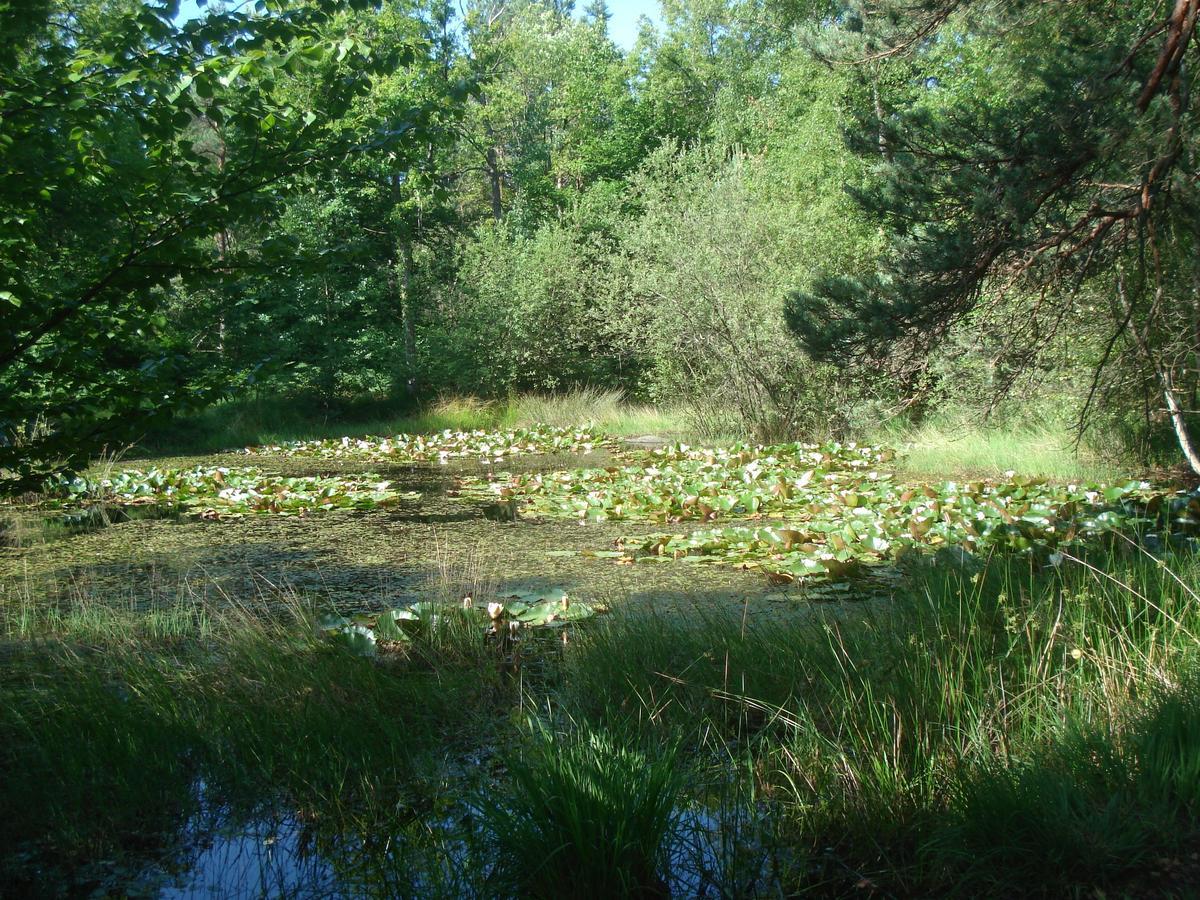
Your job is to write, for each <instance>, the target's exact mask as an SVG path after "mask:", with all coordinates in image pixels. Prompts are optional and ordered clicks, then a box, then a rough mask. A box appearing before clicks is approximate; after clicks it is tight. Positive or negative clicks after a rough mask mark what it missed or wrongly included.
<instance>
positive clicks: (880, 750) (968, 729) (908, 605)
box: [560, 558, 1200, 896]
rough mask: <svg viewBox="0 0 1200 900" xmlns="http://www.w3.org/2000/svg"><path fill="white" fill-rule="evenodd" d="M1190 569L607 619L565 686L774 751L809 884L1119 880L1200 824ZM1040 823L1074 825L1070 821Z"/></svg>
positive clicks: (771, 762) (1092, 569) (573, 704)
mask: <svg viewBox="0 0 1200 900" xmlns="http://www.w3.org/2000/svg"><path fill="white" fill-rule="evenodd" d="M1174 564H1175V565H1177V566H1179V567H1180V571H1179V572H1177V573H1173V572H1171V571H1169V570H1167V569H1165V568H1164V567H1163V565H1162V564H1161V563H1160V561H1158V560H1154V559H1148V558H1114V559H1109V560H1104V561H1103V564H1102V565H1099V564H1097V562H1088V561H1084V562H1079V563H1070V564H1068V565H1067V566H1065V567H1064V568H1061V569H1059V570H1055V571H1051V572H1043V571H1038V570H1035V569H1034V568H1032V567H1031V566H1030V565H1029V564H1028V563H1025V564H1023V565H1022V564H1020V563H1010V564H1006V563H1003V562H999V561H996V562H993V564H992V565H991V566H990V567H989V569H988V570H987V571H986V572H985V573H982V574H980V575H975V576H973V575H971V574H969V573H967V572H963V571H960V570H955V569H953V568H951V569H949V570H947V569H945V568H944V567H941V568H939V567H932V566H931V567H928V568H927V569H925V570H923V571H921V572H920V573H918V575H917V579H918V580H917V585H916V588H915V589H914V590H912V591H911V592H905V593H903V594H900V595H898V596H897V598H896V600H895V603H894V604H893V605H891V606H889V607H887V608H875V609H873V608H869V607H863V608H861V609H858V610H855V609H853V608H851V609H844V610H837V611H834V610H830V611H829V614H828V615H820V613H819V611H818V612H817V613H816V614H814V615H812V616H810V617H809V620H808V621H791V622H788V621H778V620H777V621H774V622H753V621H749V622H746V623H741V622H739V621H737V620H736V619H731V618H730V617H728V616H706V615H705V614H704V613H703V612H698V613H697V614H696V615H695V616H693V617H692V618H691V619H690V620H680V619H668V618H661V617H654V616H650V617H646V616H641V617H639V618H637V619H636V620H627V621H610V622H609V623H607V624H605V623H601V625H600V626H599V627H598V628H597V629H596V630H594V631H593V632H592V633H591V634H590V636H589V637H588V638H587V639H586V640H585V641H584V642H582V645H581V647H579V648H578V652H577V653H576V655H575V657H574V659H573V660H572V661H571V665H570V670H569V672H568V673H567V674H566V675H565V676H564V679H563V684H562V689H561V690H562V693H561V695H560V702H561V703H562V705H563V709H564V710H565V711H566V714H569V715H571V716H574V717H576V718H578V719H580V720H581V721H585V722H598V721H603V720H604V719H606V718H608V717H611V716H613V715H620V716H623V717H631V718H633V719H634V720H636V721H638V722H639V723H640V725H639V727H640V728H641V729H642V730H644V731H646V732H647V733H649V734H658V735H660V736H675V737H678V736H680V735H688V736H690V737H689V745H690V746H692V747H694V748H704V747H708V748H709V752H712V753H714V755H715V756H716V757H717V758H719V757H720V750H721V749H722V748H724V747H726V746H728V744H729V742H730V741H733V742H737V743H739V744H741V745H743V746H746V747H749V748H751V752H752V754H753V756H754V758H755V760H756V761H755V763H754V769H755V773H756V774H755V781H756V787H755V790H756V791H757V792H758V793H759V794H760V795H761V796H763V797H769V798H771V799H772V800H773V801H774V802H775V803H777V804H778V808H779V809H780V810H782V812H781V816H782V818H783V819H784V820H785V821H786V822H787V823H788V825H787V831H788V832H789V834H790V837H789V838H788V843H790V844H791V845H792V847H793V849H794V850H795V851H796V852H798V853H800V854H801V856H802V857H804V858H806V859H807V860H808V862H807V863H806V864H805V865H804V866H802V867H801V869H800V871H799V872H798V874H797V875H796V876H795V877H796V879H797V880H796V883H795V884H794V885H793V888H795V889H804V890H817V891H829V892H833V893H839V892H841V891H843V890H846V891H849V890H851V889H852V887H853V885H854V884H860V883H861V884H864V885H871V886H874V887H876V888H880V889H883V890H887V891H894V892H898V893H906V894H908V893H918V894H920V893H923V892H927V891H935V890H936V891H939V892H941V891H947V890H949V891H953V890H957V889H958V888H961V887H962V886H963V885H968V884H969V885H970V886H971V890H972V891H973V892H975V893H982V894H989V895H995V896H1005V895H1007V896H1011V895H1012V894H1013V893H1019V894H1046V893H1048V894H1052V895H1062V894H1063V893H1065V892H1070V891H1074V890H1091V889H1094V888H1095V889H1103V888H1105V887H1106V886H1112V885H1118V886H1119V885H1121V884H1123V883H1124V880H1127V879H1130V878H1135V877H1137V876H1138V874H1139V873H1140V872H1141V871H1142V869H1143V868H1144V866H1145V862H1146V860H1147V859H1150V858H1152V857H1153V858H1158V857H1161V856H1164V855H1171V854H1175V853H1179V852H1181V850H1182V848H1184V847H1186V846H1187V845H1188V842H1189V841H1193V840H1196V839H1197V838H1198V837H1200V805H1198V804H1197V803H1196V797H1197V794H1196V791H1197V790H1200V768H1197V764H1196V759H1197V752H1196V751H1195V749H1194V747H1193V746H1192V745H1191V744H1190V743H1188V742H1189V741H1190V735H1191V733H1192V729H1193V728H1194V727H1196V725H1197V724H1198V723H1200V708H1198V707H1197V705H1196V703H1195V699H1196V694H1195V692H1194V690H1193V689H1192V688H1191V687H1188V685H1190V684H1192V683H1194V682H1193V681H1192V680H1191V679H1192V673H1193V671H1194V670H1195V667H1196V663H1197V653H1196V651H1197V645H1196V635H1197V634H1198V633H1200V630H1198V629H1200V611H1198V609H1197V602H1196V600H1197V598H1196V595H1195V593H1194V592H1193V588H1192V585H1194V584H1196V576H1197V574H1198V573H1200V567H1198V566H1197V564H1196V563H1195V562H1194V561H1192V560H1175V561H1174ZM1142 748H1148V749H1142ZM1150 784H1161V785H1163V787H1160V788H1157V789H1154V790H1151V789H1149V788H1148V787H1147V785H1150ZM1113 796H1119V797H1120V798H1121V800H1120V802H1117V801H1112V802H1109V801H1110V798H1111V797H1113ZM1114 804H1115V806H1114ZM1064 815H1066V816H1067V818H1066V819H1062V817H1063V816H1064ZM1023 819H1028V820H1029V821H1030V822H1031V823H1035V822H1042V823H1043V825H1044V827H1045V828H1046V829H1051V828H1052V824H1053V823H1054V822H1055V821H1056V820H1061V834H1060V839H1059V840H1056V841H1053V842H1051V841H1049V840H1046V839H1042V838H1039V837H1038V836H1037V834H1036V830H1035V833H1033V834H1032V835H1031V834H1030V833H1023V832H1021V830H1020V829H1019V828H1018V827H1017V822H1018V820H1023ZM999 820H1003V821H1005V822H1008V823H1009V824H1010V825H1011V826H1012V827H1011V828H1010V829H1008V830H1005V829H999V830H998V829H997V828H996V827H995V826H996V823H997V821H999ZM1164 822H1171V823H1173V826H1172V827H1171V828H1168V829H1165V830H1164V829H1163V828H1162V827H1160V825H1161V823H1164ZM1142 823H1152V824H1151V825H1149V826H1147V825H1144V824H1142ZM1153 823H1160V824H1158V825H1156V824H1153Z"/></svg>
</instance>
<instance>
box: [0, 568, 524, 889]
mask: <svg viewBox="0 0 1200 900" xmlns="http://www.w3.org/2000/svg"><path fill="white" fill-rule="evenodd" d="M31 594H36V591H33V590H31ZM225 599H226V600H228V598H225ZM273 599H274V601H275V602H274V604H273V606H274V609H275V612H274V613H273V614H271V615H266V614H264V610H265V609H266V604H255V605H254V606H253V607H251V605H249V604H244V605H243V604H236V603H233V604H231V603H229V602H220V603H218V602H215V601H211V600H208V599H198V598H197V597H195V596H193V595H191V594H190V593H189V592H188V590H187V588H186V586H180V587H179V589H178V591H177V593H176V594H175V596H174V597H170V596H169V595H168V594H167V593H166V592H164V595H163V597H162V598H161V599H160V600H159V601H157V602H155V603H152V604H151V605H150V606H148V607H147V606H145V605H141V606H138V607H131V606H129V605H127V604H121V603H112V602H106V601H105V600H104V599H103V598H100V597H96V596H94V595H90V594H87V593H82V592H78V593H74V594H71V595H68V596H66V597H64V598H62V599H60V600H59V601H57V602H56V603H54V604H47V603H45V602H42V603H36V602H28V603H27V602H23V601H21V600H20V599H10V600H9V601H6V602H5V603H4V604H3V606H2V607H0V663H2V664H0V693H2V694H3V696H4V702H3V703H2V704H0V785H3V788H2V789H0V847H4V848H6V852H5V853H0V885H3V884H6V883H7V884H9V885H10V886H21V885H25V888H22V890H24V889H26V888H28V889H32V884H33V882H30V881H29V879H31V878H32V879H35V880H36V879H40V878H43V877H46V878H49V876H48V875H47V874H46V873H47V871H48V870H47V866H49V867H50V869H54V868H55V867H61V868H63V869H64V870H70V869H71V868H73V867H79V866H81V865H83V864H84V863H85V862H86V861H88V860H94V859H101V858H106V857H118V856H119V855H120V854H121V853H122V852H127V851H128V850H129V849H130V848H131V847H133V848H137V847H138V846H154V845H155V843H156V842H157V843H161V842H162V841H164V840H168V838H169V835H170V834H171V833H172V830H173V827H175V826H177V824H178V822H179V821H180V819H181V817H182V816H185V815H186V814H187V812H188V810H189V809H190V808H192V807H193V806H194V804H195V802H196V797H195V790H194V785H195V783H196V782H197V780H198V779H199V780H202V781H203V782H204V784H205V785H206V790H207V791H208V792H209V794H210V795H212V796H211V797H210V800H212V799H213V798H220V802H222V803H226V804H229V805H230V807H234V808H236V807H245V808H253V807H256V806H258V805H261V804H263V803H264V802H272V801H275V800H277V801H279V802H281V803H283V804H285V806H286V808H289V809H294V810H296V809H298V810H300V811H302V813H303V814H304V815H305V816H307V817H322V818H331V819H335V820H337V819H339V818H343V817H345V818H346V819H347V820H349V821H353V822H357V823H359V824H360V826H361V825H363V823H364V821H365V820H367V819H370V817H371V815H373V813H372V812H371V811H372V810H374V811H375V812H376V813H378V814H379V815H380V816H382V817H383V820H385V821H392V822H394V821H395V820H396V817H397V816H398V815H400V813H399V812H398V810H401V811H402V810H403V809H404V808H406V806H407V804H409V803H412V802H419V801H418V799H416V798H415V795H414V791H416V792H418V793H419V792H420V790H421V787H420V785H421V783H422V780H423V779H425V778H427V777H428V773H429V772H430V771H436V768H437V766H438V765H439V764H440V763H439V762H438V761H439V760H440V759H441V758H442V755H443V753H444V751H445V747H446V746H448V745H452V744H454V743H455V742H457V741H463V742H464V743H465V744H467V745H474V744H475V743H476V741H477V738H475V737H472V738H467V737H465V736H466V735H467V734H469V733H470V734H473V733H474V729H475V728H476V727H477V726H478V724H479V721H480V719H481V718H489V717H490V715H491V712H490V709H489V704H491V703H493V702H495V699H496V697H497V696H498V694H499V693H500V691H501V688H502V685H499V684H498V682H497V676H496V673H495V672H494V671H493V670H491V669H489V668H488V667H487V666H484V665H482V664H481V662H480V659H479V651H478V646H477V644H478V640H477V636H475V635H471V636H463V641H462V644H461V646H457V647H451V646H448V642H447V636H446V635H439V637H438V642H437V643H436V644H434V643H430V644H429V645H428V646H425V647H422V646H421V642H420V641H415V642H414V644H416V645H417V646H416V648H415V649H414V651H413V652H412V653H411V654H409V655H407V656H397V657H395V658H394V659H391V660H389V661H388V662H387V663H386V664H380V663H375V662H372V661H369V660H364V659H362V658H359V657H356V656H354V655H352V654H350V653H348V652H345V651H343V650H341V649H339V648H337V647H335V646H332V645H330V644H329V643H328V642H326V641H323V640H321V639H320V638H319V637H318V636H317V635H316V633H315V631H314V628H313V612H314V610H313V608H312V606H311V604H309V603H307V602H305V601H304V599H303V598H298V597H294V596H281V597H277V598H273ZM471 639H474V641H473V642H472V643H470V645H469V646H468V641H470V640H471ZM431 767H432V769H431ZM50 881H51V882H52V881H53V879H51V880H50ZM48 883H49V882H48ZM15 889H16V887H14V890H15Z"/></svg>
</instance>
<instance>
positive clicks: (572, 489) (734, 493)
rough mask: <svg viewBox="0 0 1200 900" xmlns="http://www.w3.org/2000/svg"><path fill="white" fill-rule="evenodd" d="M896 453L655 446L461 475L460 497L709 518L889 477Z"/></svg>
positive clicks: (572, 511) (806, 499)
mask: <svg viewBox="0 0 1200 900" xmlns="http://www.w3.org/2000/svg"><path fill="white" fill-rule="evenodd" d="M892 458H894V453H893V451H891V450H888V449H884V448H879V447H867V446H862V445H859V444H853V443H847V444H840V443H829V444H823V445H817V444H801V443H794V444H777V445H773V446H758V447H753V446H748V445H745V444H736V445H734V446H732V447H728V448H716V449H706V448H692V447H688V446H687V445H684V444H676V445H674V446H670V447H665V448H662V449H660V450H657V451H653V452H651V453H650V454H648V456H647V460H646V461H645V462H644V463H639V464H630V465H622V466H608V467H606V468H589V469H575V470H573V471H567V472H551V473H536V474H520V475H506V476H505V477H504V478H502V479H500V480H497V481H491V482H489V481H485V480H483V479H480V478H464V479H461V482H460V484H461V487H460V495H461V496H465V497H469V498H475V499H487V500H491V501H496V500H500V501H507V500H513V499H516V500H518V501H519V502H521V503H522V504H524V505H525V506H526V507H527V508H528V509H529V510H530V511H531V512H534V513H539V514H543V515H550V516H573V517H578V518H580V519H584V520H588V521H605V520H609V519H613V520H640V521H651V522H668V523H670V522H682V521H686V520H698V521H704V522H709V521H713V520H715V519H718V518H746V517H751V516H758V515H770V514H781V513H786V512H789V511H792V510H796V509H803V508H806V507H808V506H810V505H811V504H813V503H814V502H819V501H821V500H822V499H823V498H825V497H826V496H828V495H831V494H835V493H838V492H843V493H853V492H854V491H856V490H858V489H859V488H860V486H861V485H863V484H875V483H879V482H883V481H886V480H888V479H890V478H891V475H890V474H887V473H880V472H879V471H878V467H879V466H880V465H882V464H884V463H886V462H888V461H890V460H891V459H892Z"/></svg>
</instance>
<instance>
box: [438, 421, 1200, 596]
mask: <svg viewBox="0 0 1200 900" xmlns="http://www.w3.org/2000/svg"><path fill="white" fill-rule="evenodd" d="M893 458H894V454H893V453H892V451H890V450H886V449H883V448H877V447H863V446H859V445H856V444H827V445H822V446H815V445H811V444H784V445H777V446H769V447H747V446H744V445H737V446H734V447H732V448H728V449H694V448H689V447H686V446H682V445H679V446H674V447H668V448H664V449H663V450H660V451H657V452H655V453H653V454H650V456H649V459H648V461H647V462H645V463H644V464H641V465H625V466H610V467H608V468H603V469H599V468H593V469H577V470H575V471H571V472H557V473H549V474H529V475H513V476H507V475H506V476H504V477H503V478H501V479H499V480H497V481H493V482H487V481H484V480H483V479H479V478H467V479H463V480H462V487H461V493H462V495H463V496H466V497H469V498H472V497H473V498H481V497H487V498H491V499H493V500H495V499H499V500H500V501H518V502H520V503H521V504H523V505H524V507H525V508H526V509H528V510H530V511H532V512H535V513H538V514H542V515H547V516H568V517H574V518H579V519H582V520H585V521H605V520H610V519H611V520H629V521H651V522H665V523H682V522H687V521H699V522H711V521H714V520H717V519H743V520H759V521H760V522H761V521H762V520H764V519H780V520H782V521H780V522H771V523H765V522H764V523H762V524H755V525H735V526H730V527H722V528H712V529H702V530H697V531H692V532H690V533H680V534H655V535H650V536H646V535H639V536H636V537H626V538H621V539H619V540H618V541H617V543H616V547H617V550H615V551H592V552H591V553H590V554H589V555H594V556H601V555H604V556H615V557H618V558H619V560H620V561H622V562H631V561H634V560H638V559H646V560H668V559H687V560H690V561H693V562H710V563H723V564H732V565H737V566H740V567H742V568H749V569H760V570H762V571H764V572H767V573H769V574H771V575H774V576H776V577H779V578H782V579H786V580H795V579H805V578H834V579H843V578H852V577H854V576H856V575H858V574H862V573H863V567H864V566H867V565H873V564H878V563H882V562H885V561H895V560H896V559H897V558H898V557H900V556H902V555H903V554H904V553H906V552H909V551H911V550H915V549H930V550H937V549H938V548H941V547H956V548H960V549H961V551H962V552H964V553H968V554H978V553H983V552H991V551H1004V552H1014V551H1015V552H1039V553H1044V554H1046V555H1047V558H1050V554H1052V553H1054V552H1055V551H1057V550H1060V549H1066V548H1070V547H1078V546H1082V545H1084V544H1085V543H1087V542H1089V541H1094V540H1096V539H1098V538H1099V537H1101V536H1103V535H1105V534H1110V535H1111V534H1112V533H1114V532H1124V533H1138V534H1139V535H1141V539H1142V540H1143V542H1144V543H1145V544H1146V546H1147V547H1149V548H1155V547H1158V546H1162V545H1164V542H1171V541H1173V542H1174V543H1176V544H1179V543H1183V544H1190V543H1191V541H1192V538H1191V534H1192V533H1193V532H1194V531H1196V530H1197V526H1198V525H1200V498H1198V497H1196V496H1193V495H1185V494H1174V493H1167V492H1162V491H1156V490H1154V489H1152V487H1151V486H1150V484H1149V483H1147V482H1144V481H1130V482H1128V483H1125V484H1122V485H1054V484H1050V483H1047V482H1046V481H1045V480H1043V479H1037V478H1022V477H1016V476H1010V477H1009V478H1008V480H1006V481H987V482H984V481H972V482H965V483H960V482H947V483H945V484H941V485H923V484H918V485H905V484H897V483H896V482H895V480H894V477H893V474H892V473H891V472H887V471H880V468H879V467H880V466H881V465H882V464H885V463H887V462H890V461H891V460H892V459H893ZM1056 559H1057V558H1056Z"/></svg>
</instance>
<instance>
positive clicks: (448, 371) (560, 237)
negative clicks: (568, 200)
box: [421, 222, 626, 396]
mask: <svg viewBox="0 0 1200 900" xmlns="http://www.w3.org/2000/svg"><path fill="white" fill-rule="evenodd" d="M462 253H463V256H462V262H461V265H460V267H459V277H460V278H461V280H462V284H463V287H462V288H461V289H460V291H458V292H457V295H456V296H455V298H454V307H453V310H452V312H451V313H450V314H449V315H448V316H446V317H445V319H444V320H443V321H442V322H441V323H439V325H438V326H437V327H435V328H432V329H430V330H428V331H427V332H426V334H425V337H424V338H423V339H422V341H421V343H422V346H423V347H424V348H425V349H424V350H423V352H422V356H423V357H424V358H425V359H427V360H429V362H427V363H426V364H425V365H426V369H425V378H426V380H428V381H430V382H432V383H436V384H444V385H449V386H451V387H453V388H455V389H457V390H460V391H466V392H471V393H476V394H480V395H484V396H487V395H492V396H494V395H496V394H504V393H519V392H529V391H542V392H548V391H555V390H565V389H571V388H578V387H581V386H584V385H594V386H608V385H620V384H622V383H623V382H624V380H625V378H626V376H625V375H624V374H623V373H622V361H621V356H622V354H621V353H620V351H619V350H618V349H616V348H614V347H613V346H612V343H611V341H609V340H607V338H606V335H607V333H608V331H609V328H608V324H607V322H606V321H605V315H606V313H605V307H606V304H605V298H607V297H610V296H613V295H614V292H615V290H616V287H617V286H616V285H615V284H614V283H612V282H611V281H610V280H609V274H608V272H607V269H606V265H605V261H604V260H603V258H597V257H598V249H597V248H596V247H595V246H594V242H593V241H592V240H591V239H589V238H588V236H587V235H586V234H585V233H583V232H582V230H581V228H580V226H579V224H578V223H577V222H571V223H563V224H559V223H555V224H547V225H544V226H542V227H541V228H539V229H538V230H537V231H536V232H534V233H533V234H530V235H526V234H523V233H520V232H518V231H516V230H515V229H512V228H510V227H508V226H505V225H499V226H490V225H485V226H483V227H481V228H480V229H479V231H478V232H477V234H476V235H475V238H474V240H472V241H471V242H470V243H468V244H467V245H466V247H465V248H464V249H463V251H462ZM435 351H437V352H435Z"/></svg>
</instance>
